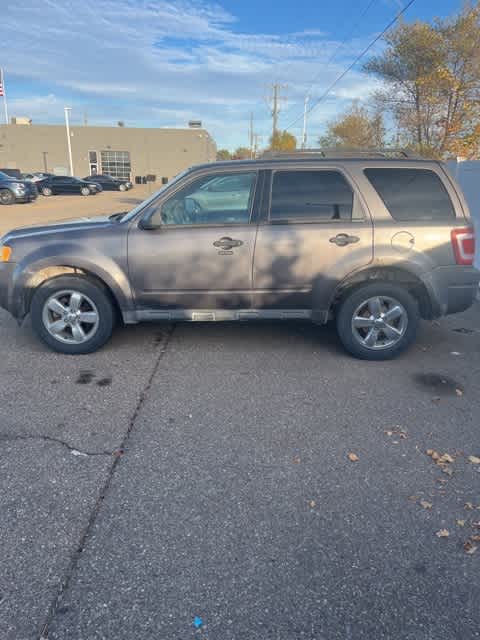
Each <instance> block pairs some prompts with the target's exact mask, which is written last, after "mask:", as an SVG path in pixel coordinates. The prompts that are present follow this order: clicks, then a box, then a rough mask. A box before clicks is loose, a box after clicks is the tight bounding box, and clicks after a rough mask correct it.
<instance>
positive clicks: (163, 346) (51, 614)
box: [39, 325, 175, 640]
mask: <svg viewBox="0 0 480 640" xmlns="http://www.w3.org/2000/svg"><path fill="white" fill-rule="evenodd" d="M174 330H175V325H171V326H170V328H169V330H168V332H166V334H165V337H164V340H163V341H162V342H159V343H158V345H157V346H158V347H159V353H158V356H157V358H156V360H155V362H154V365H153V368H152V371H151V373H150V376H149V377H148V380H147V383H146V384H145V386H144V388H143V389H142V391H141V393H140V395H139V398H138V400H137V404H136V405H135V409H134V411H133V414H132V417H131V418H130V420H129V423H128V427H127V430H126V431H125V434H124V436H123V439H122V442H121V443H120V446H119V447H118V451H122V452H123V451H125V448H126V446H127V444H128V440H129V438H130V435H131V434H132V431H133V429H134V427H135V423H136V421H137V418H138V416H139V415H140V411H141V410H142V407H143V405H144V404H145V400H146V399H147V396H148V393H149V391H150V389H151V388H152V384H153V380H154V378H155V375H156V374H157V371H158V369H159V367H160V363H161V361H162V358H163V356H164V355H165V353H166V351H167V348H168V345H169V344H170V341H171V339H172V336H173V332H174ZM120 460H121V456H114V457H113V459H112V463H111V465H110V467H109V469H108V471H107V477H106V479H105V482H104V484H103V487H102V489H101V491H100V493H99V495H98V497H97V500H96V501H95V504H94V506H93V508H92V511H91V512H90V516H89V518H88V521H87V524H86V526H85V528H84V529H83V531H82V534H81V536H80V540H79V542H78V545H77V548H76V549H75V550H74V552H73V553H72V556H71V558H70V562H69V564H68V567H67V570H66V572H65V575H64V577H63V580H62V581H61V583H60V584H59V587H58V591H57V593H56V595H55V597H54V599H53V601H52V603H51V605H50V607H49V609H48V612H47V616H46V620H45V622H44V624H43V626H42V629H41V632H40V636H39V640H47V639H48V634H49V629H50V625H51V624H52V622H53V620H54V618H55V616H56V613H57V610H58V608H59V606H60V603H61V601H62V598H63V595H64V594H65V592H66V591H67V589H68V587H69V585H70V581H71V579H72V576H73V574H74V572H75V569H76V567H77V564H78V560H79V558H80V556H81V554H82V552H83V549H84V547H85V544H86V542H87V540H88V538H89V536H90V532H91V531H92V529H93V527H94V525H95V522H96V519H97V516H98V514H99V513H100V509H101V508H102V505H103V502H104V500H105V497H106V495H107V493H108V490H109V489H110V485H111V483H112V479H113V476H114V474H115V470H116V469H117V466H118V464H119V463H120Z"/></svg>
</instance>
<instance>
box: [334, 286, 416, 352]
mask: <svg viewBox="0 0 480 640" xmlns="http://www.w3.org/2000/svg"><path fill="white" fill-rule="evenodd" d="M418 322H419V311H418V304H417V301H416V300H415V298H413V296H412V295H411V294H410V293H409V292H408V291H407V290H406V289H404V288H403V287H401V286H398V285H395V284H390V283H388V282H375V283H372V284H367V285H364V286H361V287H359V288H357V289H354V290H353V291H352V292H351V293H350V294H348V295H347V296H346V297H345V299H344V300H343V302H342V303H341V305H340V308H339V310H338V313H337V331H338V335H339V336H340V340H341V341H342V343H343V345H344V347H345V348H346V349H347V351H349V352H350V353H351V354H352V355H354V356H356V357H357V358H362V359H364V360H389V359H390V358H395V357H396V356H398V355H399V354H400V353H402V351H404V350H405V349H407V347H408V346H409V345H410V344H411V343H412V342H413V340H414V339H415V336H416V334H417V328H418Z"/></svg>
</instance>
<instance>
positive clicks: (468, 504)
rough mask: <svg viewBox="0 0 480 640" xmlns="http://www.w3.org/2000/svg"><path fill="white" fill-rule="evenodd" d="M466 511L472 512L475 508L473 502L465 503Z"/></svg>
mask: <svg viewBox="0 0 480 640" xmlns="http://www.w3.org/2000/svg"><path fill="white" fill-rule="evenodd" d="M463 507H464V509H467V511H471V510H472V509H473V508H474V506H473V504H472V503H471V502H465V504H464V505H463Z"/></svg>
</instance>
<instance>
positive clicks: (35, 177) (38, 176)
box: [22, 171, 55, 182]
mask: <svg viewBox="0 0 480 640" xmlns="http://www.w3.org/2000/svg"><path fill="white" fill-rule="evenodd" d="M53 175H55V174H53V173H43V172H41V171H38V172H35V173H22V179H23V180H31V181H32V182H39V181H40V180H44V179H45V178H49V177H50V176H53Z"/></svg>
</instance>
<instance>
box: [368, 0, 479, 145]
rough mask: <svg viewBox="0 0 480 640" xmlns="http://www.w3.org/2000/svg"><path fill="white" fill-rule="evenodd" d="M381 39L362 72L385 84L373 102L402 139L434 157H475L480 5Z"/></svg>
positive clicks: (403, 28)
mask: <svg viewBox="0 0 480 640" xmlns="http://www.w3.org/2000/svg"><path fill="white" fill-rule="evenodd" d="M385 39H386V44H387V47H386V49H385V50H384V51H383V52H382V53H381V54H379V55H377V56H374V57H373V58H371V59H370V60H369V61H368V62H367V63H366V65H365V67H364V70H365V71H366V72H367V73H370V74H372V75H374V76H376V77H377V78H379V79H380V80H382V82H383V83H384V86H385V88H384V89H382V90H380V91H379V92H377V94H376V100H377V103H378V104H379V105H380V106H381V107H383V108H384V109H385V110H388V111H390V112H391V113H392V115H393V116H394V118H395V120H396V123H397V127H398V131H399V137H400V140H402V142H403V143H405V144H407V145H408V146H412V147H414V148H415V149H418V150H419V151H421V152H422V153H424V154H426V155H430V156H432V157H445V156H448V155H451V154H455V155H464V156H466V157H475V156H478V149H479V144H480V46H479V44H480V2H478V1H477V2H475V3H473V5H468V6H467V5H466V6H465V8H464V9H463V10H462V11H461V12H460V13H459V14H457V15H455V16H453V17H452V18H450V19H448V20H438V19H437V20H436V21H435V22H434V24H426V23H424V22H419V21H417V22H414V23H412V24H406V23H402V24H400V25H399V26H398V27H397V28H396V29H394V30H392V31H390V32H389V33H388V35H387V36H386V38H385Z"/></svg>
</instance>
